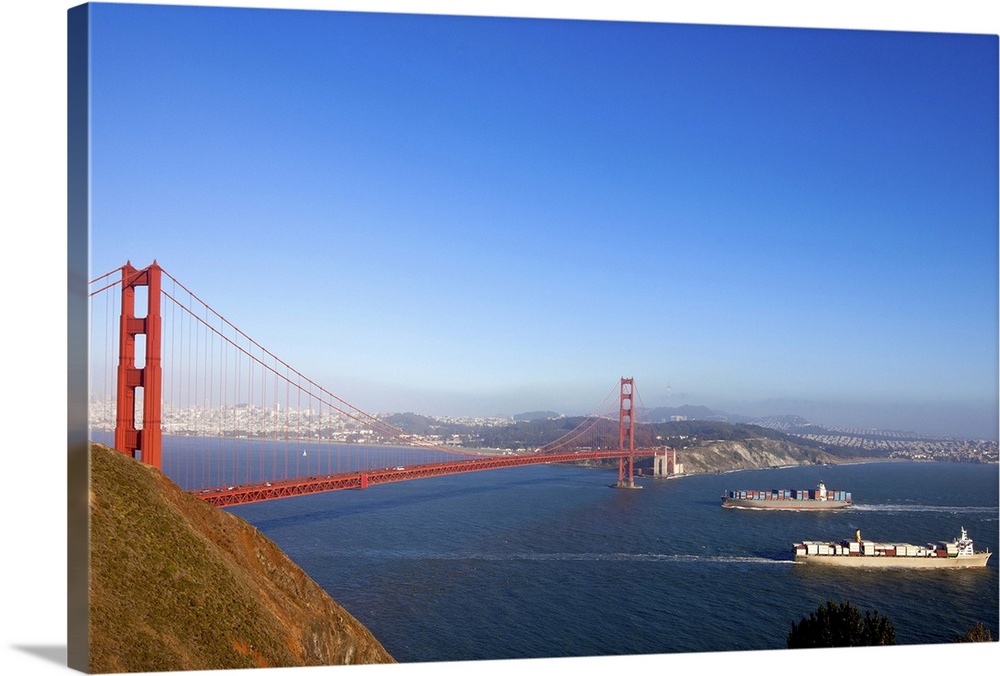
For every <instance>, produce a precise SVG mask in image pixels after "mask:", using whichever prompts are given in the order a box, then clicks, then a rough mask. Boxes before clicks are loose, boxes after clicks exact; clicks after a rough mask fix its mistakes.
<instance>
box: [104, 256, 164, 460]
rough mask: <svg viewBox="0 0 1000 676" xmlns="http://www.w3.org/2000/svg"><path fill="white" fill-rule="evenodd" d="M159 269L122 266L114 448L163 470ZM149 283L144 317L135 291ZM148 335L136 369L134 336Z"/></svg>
mask: <svg viewBox="0 0 1000 676" xmlns="http://www.w3.org/2000/svg"><path fill="white" fill-rule="evenodd" d="M161 272H162V270H161V268H160V266H159V265H157V264H156V261H155V260H154V261H153V264H152V265H150V266H149V267H147V268H143V269H142V270H136V269H135V268H134V267H132V264H131V263H125V266H124V267H123V268H122V309H121V318H120V324H119V334H118V336H119V337H118V407H117V420H116V423H115V448H116V449H117V450H119V451H121V452H122V453H126V454H128V455H131V456H132V457H133V458H137V459H139V460H141V461H142V462H144V463H146V464H147V465H152V466H153V467H156V468H157V469H161V463H162V457H161V456H162V436H163V435H162V431H161V428H160V406H161V401H162V396H163V392H162V390H163V368H162V364H161V361H160V357H161V354H160V352H161V335H160V331H161V321H160V279H161ZM141 286H145V287H147V296H148V300H147V309H146V316H145V317H136V316H135V291H136V288H137V287H141ZM139 335H142V336H145V339H146V340H145V351H144V352H145V354H144V364H143V366H141V367H137V366H136V363H135V357H136V354H135V353H136V349H135V348H136V336H139ZM138 388H142V429H137V428H136V424H135V422H136V421H135V417H136V411H135V409H136V390H137V389H138Z"/></svg>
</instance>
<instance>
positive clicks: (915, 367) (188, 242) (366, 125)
mask: <svg viewBox="0 0 1000 676" xmlns="http://www.w3.org/2000/svg"><path fill="white" fill-rule="evenodd" d="M92 20H93V32H92V35H91V50H92V51H91V53H92V70H91V92H92V103H93V108H92V113H93V117H92V127H91V131H92V137H91V138H92V150H93V160H92V165H91V166H92V174H91V177H92V183H91V189H92V193H91V194H92V212H91V219H92V221H91V222H92V228H91V270H92V273H93V274H94V275H97V274H102V273H104V272H107V271H108V270H110V269H113V268H114V267H116V266H118V265H121V264H123V263H124V262H125V261H126V260H130V261H131V262H132V263H133V264H134V265H137V266H142V265H146V264H148V263H150V262H152V260H153V259H154V258H155V259H156V260H157V261H158V262H159V263H160V264H161V265H162V266H163V267H164V268H165V269H167V270H169V271H170V273H171V274H172V275H174V276H176V277H177V278H178V279H179V280H181V281H182V282H183V283H184V284H185V285H186V286H188V287H189V288H191V289H193V290H195V292H196V293H198V294H199V295H201V296H202V297H204V298H205V300H206V301H207V302H208V303H209V304H210V305H212V306H213V307H215V308H217V309H218V310H220V311H221V312H223V313H224V314H225V315H226V316H227V317H228V318H229V319H230V320H232V321H233V323H235V324H236V325H238V326H239V327H240V328H241V329H242V330H244V331H246V332H247V333H248V334H249V335H251V336H252V337H253V338H254V339H255V340H257V341H259V342H260V343H261V344H263V345H266V346H267V347H268V349H271V350H273V351H274V352H275V353H276V354H278V355H280V356H281V358H282V359H284V360H286V361H288V362H289V363H291V364H293V365H294V366H295V367H296V368H297V369H299V370H301V371H302V372H304V373H307V374H308V375H309V376H310V377H311V378H313V379H315V380H316V381H317V382H320V383H322V384H323V385H324V386H325V387H327V388H329V389H330V390H331V391H333V392H335V393H337V394H338V395H339V396H342V397H344V398H345V399H347V400H349V401H350V402H351V403H352V404H354V405H356V406H359V407H360V408H362V409H364V410H368V411H413V412H417V413H423V414H429V415H469V416H475V415H508V416H509V415H513V414H516V413H519V412H523V411H529V410H536V409H552V410H556V411H559V412H565V413H567V414H582V413H587V412H589V411H590V410H591V408H592V407H593V406H595V405H596V404H597V403H599V402H600V399H601V397H603V396H604V395H605V394H606V393H607V392H608V391H609V390H611V389H612V388H614V387H616V385H617V382H618V379H619V378H620V377H622V376H626V377H634V378H635V379H636V383H637V391H638V392H639V394H640V395H641V396H642V398H643V401H644V404H645V405H646V406H647V407H653V406H678V405H682V404H693V405H705V406H708V407H710V408H716V409H723V410H727V411H731V412H733V413H740V414H745V415H768V414H771V415H776V414H797V415H802V416H803V417H807V418H810V419H815V420H816V421H817V422H820V423H822V424H825V425H830V426H848V425H853V426H858V427H864V426H871V427H878V428H882V429H899V430H907V431H909V430H912V431H918V432H925V433H936V434H940V435H945V436H972V437H980V438H996V436H997V417H998V416H997V408H998V397H997V373H998V359H997V320H998V317H997V296H998V286H997V276H998V269H997V244H998V237H997V183H998V174H997V125H996V120H997V117H998V111H997V39H996V36H995V35H994V36H989V35H974V34H945V33H919V32H899V31H841V30H825V29H794V28H768V27H735V26H707V25H700V26H699V25H679V24H664V23H641V22H603V21H571V20H555V19H512V18H486V17H456V16H418V15H403V14H376V13H370V14H365V13H352V12H345V13H341V12H317V11H286V10H259V9H240V8H199V7H180V6H139V5H114V4H97V5H94V6H93V7H92Z"/></svg>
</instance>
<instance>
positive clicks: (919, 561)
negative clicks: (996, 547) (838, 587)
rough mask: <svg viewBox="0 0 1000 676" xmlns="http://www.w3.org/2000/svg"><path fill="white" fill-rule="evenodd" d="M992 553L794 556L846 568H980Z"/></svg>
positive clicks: (811, 562) (798, 558)
mask: <svg viewBox="0 0 1000 676" xmlns="http://www.w3.org/2000/svg"><path fill="white" fill-rule="evenodd" d="M990 554H992V552H977V553H975V554H971V555H969V556H870V555H869V556H845V555H837V554H807V555H805V556H798V555H797V556H796V557H795V561H796V563H806V564H810V565H816V566H843V567H848V568H982V567H983V566H985V565H986V561H987V560H989V558H990Z"/></svg>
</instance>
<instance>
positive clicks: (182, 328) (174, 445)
mask: <svg viewBox="0 0 1000 676" xmlns="http://www.w3.org/2000/svg"><path fill="white" fill-rule="evenodd" d="M137 306H138V311H139V312H142V311H143V310H144V311H145V314H137ZM90 313H91V316H90V363H91V369H90V388H89V389H90V401H89V410H90V425H91V434H92V436H93V437H94V438H95V440H98V441H104V442H105V443H107V444H108V445H110V446H112V447H113V448H115V449H116V450H118V451H120V452H122V453H125V454H127V455H130V456H131V457H133V458H136V459H138V460H140V461H142V462H144V463H147V464H149V465H152V466H154V467H156V468H158V469H160V470H161V471H163V473H164V474H166V475H167V476H169V477H170V478H171V479H172V480H174V481H175V482H176V483H177V484H178V485H180V486H181V487H182V488H184V489H185V490H188V491H191V492H192V493H194V494H195V495H197V496H198V497H200V498H202V499H203V500H206V501H207V502H209V503H211V504H213V505H216V506H220V507H223V506H228V505H235V504H245V503H250V502H259V501H262V500H273V499H277V498H283V497H291V496H296V495H306V494H310V493H318V492H323V491H331V490H339V489H345V488H367V487H368V486H372V485H376V484H383V483H390V482H395V481H404V480H408V479H422V478H427V477H434V476H442V475H445V474H457V473H462V472H474V471H482V470H489V469H502V468H507V467H519V466H523V465H531V464H540V463H553V462H582V461H594V460H615V459H617V460H618V482H617V484H616V485H617V486H619V487H622V488H632V487H635V483H634V463H635V458H636V457H642V456H647V457H648V456H655V457H656V462H657V463H658V464H662V465H664V466H672V465H673V464H674V463H675V461H676V456H675V452H674V451H671V450H670V449H665V448H662V447H657V445H656V444H655V440H654V437H653V435H652V426H651V425H650V424H649V423H648V422H640V421H637V420H636V417H637V414H638V413H639V411H640V410H641V408H640V407H637V406H636V403H637V399H638V395H637V393H636V391H635V384H634V382H633V379H632V378H622V379H621V382H620V383H619V384H618V386H617V387H616V388H615V390H612V392H611V393H609V394H608V396H607V397H606V398H605V400H604V402H602V404H601V405H600V407H599V408H598V410H596V411H595V412H594V413H592V414H591V415H589V416H587V417H585V418H583V419H582V421H581V422H580V423H579V424H577V425H576V426H575V427H573V428H571V429H567V430H566V431H565V434H563V435H562V436H560V437H559V438H558V439H556V440H554V441H552V442H550V443H547V444H544V445H542V446H539V447H537V448H531V449H518V450H513V449H506V450H500V449H495V450H489V449H471V448H467V447H464V446H460V445H457V444H456V441H455V439H453V438H451V437H450V436H449V435H448V434H446V433H441V434H434V433H429V434H421V435H416V434H412V433H408V432H406V431H404V430H403V429H401V428H399V427H397V426H395V425H392V424H390V423H389V422H388V421H387V420H386V417H385V416H381V417H380V416H377V415H374V414H370V413H366V412H365V411H362V410H361V409H360V408H357V407H355V406H353V405H351V404H349V403H348V402H347V401H345V400H344V399H342V398H340V397H338V396H336V395H335V394H333V393H332V392H330V391H328V390H327V389H325V388H323V387H322V386H320V385H319V384H317V383H315V382H313V381H312V380H310V379H309V378H307V377H306V376H305V375H303V374H302V373H301V372H299V371H297V370H296V369H294V368H292V367H291V366H290V365H289V364H287V363H286V362H284V361H282V360H281V359H279V358H278V357H277V356H275V355H274V354H273V353H271V352H270V351H268V350H267V349H265V348H263V347H262V346H261V345H260V344H258V343H257V342H256V341H254V340H252V339H251V338H250V337H249V336H247V335H246V334H245V333H243V332H242V331H241V330H239V329H238V328H237V327H236V326H234V325H233V324H232V323H231V322H229V321H228V320H227V319H226V318H225V317H223V316H222V315H221V314H219V313H218V312H216V311H215V310H214V309H212V308H211V307H210V306H209V305H208V304H206V303H205V302H204V301H202V300H201V299H200V298H198V297H197V296H196V295H195V294H194V293H192V292H191V291H190V290H189V289H187V288H186V287H185V286H184V285H182V284H181V283H180V282H179V281H177V280H176V279H174V278H173V277H172V276H171V275H170V274H168V273H167V272H166V271H164V270H163V269H162V268H161V267H160V266H159V265H157V263H156V262H155V261H154V262H153V263H152V264H151V265H149V266H147V267H145V268H141V269H137V268H134V267H133V266H132V265H131V264H130V263H126V264H125V265H123V266H122V267H120V268H118V269H115V270H112V271H111V272H109V273H107V274H105V275H102V276H100V277H98V278H96V279H94V280H92V281H91V282H90ZM616 394H617V396H615V395H616ZM668 471H669V470H668Z"/></svg>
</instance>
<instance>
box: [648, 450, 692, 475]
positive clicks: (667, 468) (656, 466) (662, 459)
mask: <svg viewBox="0 0 1000 676" xmlns="http://www.w3.org/2000/svg"><path fill="white" fill-rule="evenodd" d="M683 473H684V465H683V464H681V463H679V462H677V449H674V448H668V449H666V450H665V451H663V453H662V455H661V454H659V453H657V454H655V455H654V456H653V476H654V477H670V476H677V475H678V474H683Z"/></svg>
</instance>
